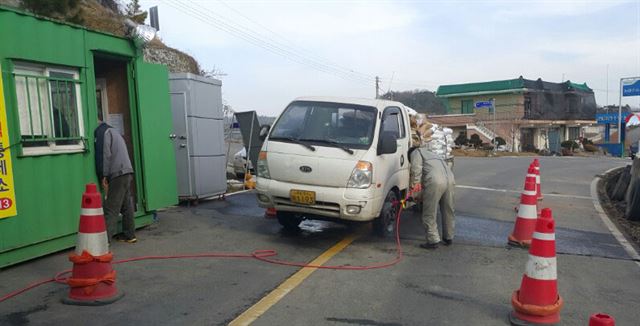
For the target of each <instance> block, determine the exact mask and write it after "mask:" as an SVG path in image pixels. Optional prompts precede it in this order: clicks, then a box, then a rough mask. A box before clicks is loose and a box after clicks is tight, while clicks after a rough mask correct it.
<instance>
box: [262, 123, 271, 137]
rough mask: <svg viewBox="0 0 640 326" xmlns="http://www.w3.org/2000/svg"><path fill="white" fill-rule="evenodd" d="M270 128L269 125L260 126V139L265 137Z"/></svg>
mask: <svg viewBox="0 0 640 326" xmlns="http://www.w3.org/2000/svg"><path fill="white" fill-rule="evenodd" d="M270 129H271V126H270V125H264V126H262V127H261V128H260V140H262V141H264V140H265V139H266V138H267V135H268V134H269V130H270Z"/></svg>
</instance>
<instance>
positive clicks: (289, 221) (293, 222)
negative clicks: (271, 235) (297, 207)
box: [276, 211, 302, 231]
mask: <svg viewBox="0 0 640 326" xmlns="http://www.w3.org/2000/svg"><path fill="white" fill-rule="evenodd" d="M276 217H277V218H278V222H279V223H280V225H282V227H283V228H284V229H285V230H289V231H296V230H298V229H299V228H298V225H300V222H302V217H301V216H300V215H298V214H296V213H292V212H282V211H277V212H276Z"/></svg>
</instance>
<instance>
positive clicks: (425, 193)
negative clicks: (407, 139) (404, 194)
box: [410, 123, 455, 249]
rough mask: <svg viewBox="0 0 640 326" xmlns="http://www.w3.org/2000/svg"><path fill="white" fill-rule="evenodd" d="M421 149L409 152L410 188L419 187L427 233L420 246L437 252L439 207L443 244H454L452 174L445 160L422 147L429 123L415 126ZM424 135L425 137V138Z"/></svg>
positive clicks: (423, 220)
mask: <svg viewBox="0 0 640 326" xmlns="http://www.w3.org/2000/svg"><path fill="white" fill-rule="evenodd" d="M417 129H418V130H417V134H418V135H419V136H420V139H421V142H420V146H419V147H417V148H416V149H415V150H413V151H412V152H411V156H410V160H411V182H410V187H411V189H413V188H414V187H416V186H417V185H421V186H422V194H421V197H422V224H423V225H424V227H425V229H426V233H427V242H426V243H423V244H421V245H420V247H422V248H425V249H436V248H438V244H439V243H440V234H439V233H438V224H437V221H436V218H437V216H438V208H440V214H441V215H442V238H443V239H442V242H443V243H444V244H445V245H447V246H448V245H450V244H451V243H452V242H453V235H454V228H455V206H454V188H455V179H454V177H453V172H452V171H451V169H450V168H449V166H448V165H447V163H446V162H445V161H444V159H443V158H442V157H441V156H440V155H437V154H435V153H432V152H431V151H429V150H428V149H427V147H426V146H425V145H426V143H427V142H428V136H427V135H428V124H427V123H422V124H421V125H418V126H417ZM425 136H426V137H425Z"/></svg>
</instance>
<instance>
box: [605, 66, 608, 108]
mask: <svg viewBox="0 0 640 326" xmlns="http://www.w3.org/2000/svg"><path fill="white" fill-rule="evenodd" d="M606 98H607V100H606V102H605V103H604V107H605V110H606V111H607V113H609V65H608V64H607V96H606Z"/></svg>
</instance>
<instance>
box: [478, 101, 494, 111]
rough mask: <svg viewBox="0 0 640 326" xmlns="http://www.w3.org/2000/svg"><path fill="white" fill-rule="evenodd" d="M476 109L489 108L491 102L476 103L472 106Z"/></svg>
mask: <svg viewBox="0 0 640 326" xmlns="http://www.w3.org/2000/svg"><path fill="white" fill-rule="evenodd" d="M474 106H475V108H476V109H479V108H490V107H491V101H480V102H476V103H475V104H474Z"/></svg>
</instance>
